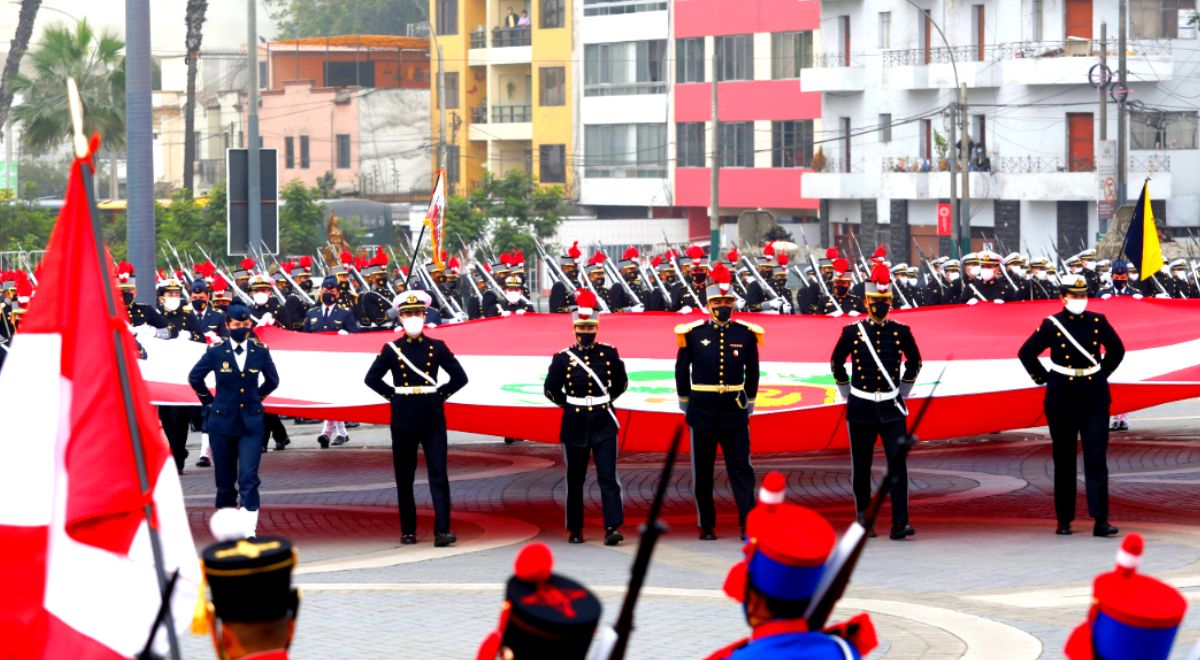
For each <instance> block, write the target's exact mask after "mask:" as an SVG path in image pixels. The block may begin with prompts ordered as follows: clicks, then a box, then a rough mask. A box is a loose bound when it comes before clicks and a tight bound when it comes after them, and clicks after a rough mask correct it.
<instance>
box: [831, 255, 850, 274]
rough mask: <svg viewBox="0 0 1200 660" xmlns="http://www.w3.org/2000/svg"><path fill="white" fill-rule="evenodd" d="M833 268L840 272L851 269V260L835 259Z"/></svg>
mask: <svg viewBox="0 0 1200 660" xmlns="http://www.w3.org/2000/svg"><path fill="white" fill-rule="evenodd" d="M833 270H834V271H835V272H838V273H844V272H846V271H848V270H850V262H849V261H846V260H845V259H841V258H838V259H834V260H833Z"/></svg>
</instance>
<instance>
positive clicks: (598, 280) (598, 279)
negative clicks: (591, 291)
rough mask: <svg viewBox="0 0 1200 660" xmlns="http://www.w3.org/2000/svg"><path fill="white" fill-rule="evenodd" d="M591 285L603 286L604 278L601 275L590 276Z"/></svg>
mask: <svg viewBox="0 0 1200 660" xmlns="http://www.w3.org/2000/svg"><path fill="white" fill-rule="evenodd" d="M592 286H594V287H597V288H599V287H602V286H604V278H603V277H596V278H592Z"/></svg>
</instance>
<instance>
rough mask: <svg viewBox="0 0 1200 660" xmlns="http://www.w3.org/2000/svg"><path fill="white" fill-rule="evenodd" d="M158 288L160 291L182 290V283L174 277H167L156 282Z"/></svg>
mask: <svg viewBox="0 0 1200 660" xmlns="http://www.w3.org/2000/svg"><path fill="white" fill-rule="evenodd" d="M158 289H159V290H160V291H183V284H181V283H180V282H179V280H177V279H175V278H174V277H168V278H166V279H164V280H163V281H161V282H159V283H158Z"/></svg>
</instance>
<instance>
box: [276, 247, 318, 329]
mask: <svg viewBox="0 0 1200 660" xmlns="http://www.w3.org/2000/svg"><path fill="white" fill-rule="evenodd" d="M280 268H281V269H287V273H288V275H289V276H291V278H292V281H293V282H295V283H296V284H297V285H298V286H299V287H300V288H301V290H300V291H297V290H296V288H295V287H293V286H292V285H291V283H290V282H287V281H286V280H285V281H284V282H283V283H282V284H280V285H279V289H280V291H282V292H283V306H282V307H281V308H280V310H279V326H280V327H282V328H284V329H286V330H292V331H294V332H303V331H304V316H305V315H306V314H308V308H309V304H308V303H307V302H306V301H305V297H304V296H305V295H307V296H309V298H311V297H312V296H311V294H310V293H309V292H310V291H312V275H311V274H310V273H309V272H308V270H307V269H305V268H303V267H301V266H299V265H298V264H296V263H293V262H291V261H288V262H285V263H283V264H280ZM306 284H307V288H305V285H306ZM301 292H303V293H304V295H301Z"/></svg>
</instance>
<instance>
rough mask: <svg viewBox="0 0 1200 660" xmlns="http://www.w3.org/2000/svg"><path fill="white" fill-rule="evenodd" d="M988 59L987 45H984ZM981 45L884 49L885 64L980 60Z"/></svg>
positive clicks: (907, 64) (921, 64)
mask: <svg viewBox="0 0 1200 660" xmlns="http://www.w3.org/2000/svg"><path fill="white" fill-rule="evenodd" d="M983 54H984V58H983V59H987V54H988V51H987V47H986V46H985V47H984V53H983ZM978 61H980V57H979V46H951V47H950V48H945V47H941V48H907V49H904V50H885V51H883V66H885V67H889V66H925V65H927V64H950V63H951V62H978Z"/></svg>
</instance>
